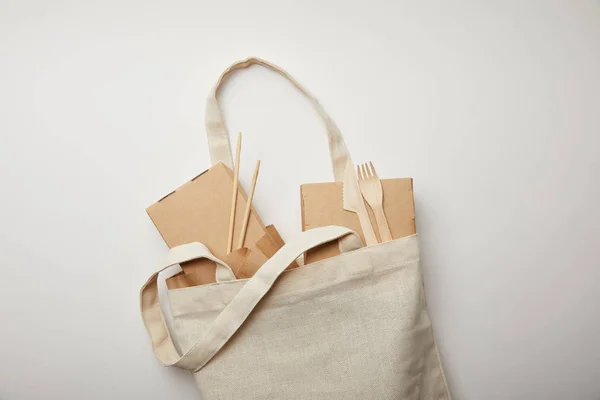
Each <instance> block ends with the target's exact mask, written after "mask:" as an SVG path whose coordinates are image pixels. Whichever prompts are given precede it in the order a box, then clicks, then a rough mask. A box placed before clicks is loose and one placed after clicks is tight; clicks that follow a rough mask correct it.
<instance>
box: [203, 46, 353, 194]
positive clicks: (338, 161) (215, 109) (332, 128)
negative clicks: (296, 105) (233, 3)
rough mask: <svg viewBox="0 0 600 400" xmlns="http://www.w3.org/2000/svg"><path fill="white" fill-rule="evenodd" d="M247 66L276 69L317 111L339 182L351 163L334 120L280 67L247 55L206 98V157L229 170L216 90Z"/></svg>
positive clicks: (228, 151) (226, 139) (228, 152)
mask: <svg viewBox="0 0 600 400" xmlns="http://www.w3.org/2000/svg"><path fill="white" fill-rule="evenodd" d="M251 65H260V66H263V67H265V68H268V69H270V70H272V71H274V72H277V73H278V74H280V75H281V76H283V77H284V78H285V79H287V80H288V81H290V82H291V83H292V84H293V85H294V86H295V87H296V88H297V89H298V90H299V91H300V92H302V94H303V95H304V96H306V98H308V100H309V101H310V102H311V104H312V105H313V107H314V108H315V110H316V111H317V113H319V115H320V116H321V118H322V119H323V122H325V127H326V128H327V137H328V140H329V153H330V155H331V163H332V165H333V174H334V177H335V180H336V182H343V180H344V171H345V168H346V165H348V164H349V165H350V166H352V160H351V158H350V153H348V149H347V147H346V143H345V142H344V138H343V136H342V133H341V132H340V129H339V128H338V127H337V125H336V124H335V122H334V121H333V120H332V119H331V117H330V116H329V114H327V113H326V112H325V109H324V108H323V106H321V104H320V103H319V102H318V100H317V99H316V98H315V97H314V96H313V95H311V94H310V93H309V92H308V91H307V90H306V89H305V88H304V87H302V85H300V83H298V81H296V80H295V79H294V78H292V77H291V76H290V74H288V73H287V72H286V71H284V70H283V69H282V68H280V67H278V66H276V65H274V64H271V63H270V62H268V61H265V60H262V59H260V58H256V57H249V58H247V59H245V60H242V61H237V62H235V63H233V64H232V65H231V66H229V68H227V69H226V70H225V72H223V73H222V74H221V76H220V77H219V80H218V81H217V84H216V85H215V87H214V88H213V90H212V91H211V92H210V94H209V96H208V99H207V101H206V134H207V135H208V147H209V150H210V158H211V161H212V163H213V164H216V163H218V162H222V163H223V164H225V165H227V166H228V167H229V168H231V169H233V159H232V156H231V144H230V142H229V134H228V133H227V129H226V128H225V123H224V121H223V113H222V112H221V107H220V106H219V101H218V100H217V92H218V91H219V88H220V87H221V85H222V84H223V82H224V80H225V79H226V78H227V77H228V76H229V75H231V74H232V73H233V72H235V71H237V70H238V69H243V68H248V67H249V66H251Z"/></svg>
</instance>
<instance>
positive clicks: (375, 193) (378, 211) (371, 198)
mask: <svg viewBox="0 0 600 400" xmlns="http://www.w3.org/2000/svg"><path fill="white" fill-rule="evenodd" d="M356 170H357V173H358V183H359V185H360V191H361V193H362V195H363V197H364V199H365V200H366V201H367V203H368V204H369V206H370V207H371V209H372V210H373V214H374V215H375V221H376V222H377V227H378V228H379V237H381V241H382V242H389V241H390V240H392V232H391V231H390V226H389V225H388V222H387V218H386V217H385V212H384V211H383V189H382V187H381V181H380V180H379V176H377V171H375V167H374V166H373V163H372V162H370V161H369V164H362V165H359V166H357V167H356Z"/></svg>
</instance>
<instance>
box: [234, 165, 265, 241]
mask: <svg viewBox="0 0 600 400" xmlns="http://www.w3.org/2000/svg"><path fill="white" fill-rule="evenodd" d="M259 169H260V160H258V161H257V162H256V167H255V168H254V175H253V176H252V186H251V187H250V194H248V202H247V203H246V211H245V212H244V223H243V225H242V231H241V232H240V240H239V242H238V249H241V248H242V247H244V239H246V230H247V229H248V220H249V219H250V211H251V210H252V198H253V197H254V189H256V181H257V179H258V170H259Z"/></svg>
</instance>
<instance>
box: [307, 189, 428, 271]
mask: <svg viewBox="0 0 600 400" xmlns="http://www.w3.org/2000/svg"><path fill="white" fill-rule="evenodd" d="M342 185H343V184H342V183H341V182H328V183H310V184H305V185H302V186H301V187H300V193H301V200H302V230H303V231H306V230H308V229H313V228H318V227H321V226H327V225H340V226H345V227H348V228H350V229H352V230H353V231H355V232H356V233H358V234H359V235H360V238H361V239H362V241H363V243H364V242H365V238H364V236H363V233H362V229H361V228H360V223H359V221H358V217H357V216H356V214H355V213H352V212H349V211H346V210H344V207H343V203H342ZM381 185H382V187H383V209H384V212H385V215H386V217H387V221H388V224H389V226H390V230H391V232H392V237H393V238H394V239H398V238H401V237H405V236H410V235H414V234H415V233H416V231H417V230H416V225H415V201H414V195H413V181H412V178H397V179H382V180H381ZM367 211H368V213H369V218H370V219H371V224H372V225H373V230H374V231H375V235H376V236H377V240H378V241H381V239H380V237H379V231H378V229H377V223H376V222H375V217H374V215H373V211H372V210H371V208H370V207H369V206H368V204H367ZM339 254H340V253H339V250H338V246H337V243H335V242H334V243H329V244H326V245H323V246H320V247H318V248H316V249H313V250H311V251H309V252H307V253H306V254H305V263H306V264H309V263H312V262H316V261H319V260H323V259H325V258H330V257H334V256H337V255H339Z"/></svg>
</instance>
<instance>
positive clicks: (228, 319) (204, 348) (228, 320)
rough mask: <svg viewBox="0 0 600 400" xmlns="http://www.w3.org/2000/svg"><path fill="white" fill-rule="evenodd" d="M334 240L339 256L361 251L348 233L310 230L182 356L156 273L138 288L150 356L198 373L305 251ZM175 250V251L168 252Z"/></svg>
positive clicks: (281, 253)
mask: <svg viewBox="0 0 600 400" xmlns="http://www.w3.org/2000/svg"><path fill="white" fill-rule="evenodd" d="M337 239H341V240H340V241H339V243H340V251H343V252H347V251H352V250H356V249H358V248H360V247H362V243H361V241H360V238H359V237H358V236H357V235H356V234H355V233H354V232H353V231H351V230H350V229H348V228H344V227H341V226H326V227H323V228H315V229H311V230H309V231H305V232H303V233H302V234H300V235H299V236H298V237H297V238H296V239H295V240H292V241H290V242H288V243H286V244H285V245H284V246H283V247H282V248H281V249H279V251H278V252H277V253H275V255H273V257H271V258H270V259H269V260H267V262H265V263H264V264H263V266H262V267H261V268H259V270H258V271H257V272H256V273H255V274H254V276H253V277H252V278H250V279H249V280H248V281H247V282H246V284H245V285H244V286H243V287H242V288H241V289H240V291H239V292H238V293H237V294H236V295H235V296H234V297H233V299H232V300H231V302H230V303H229V304H228V305H227V306H226V307H225V308H224V309H223V311H221V313H219V315H218V316H217V317H216V318H215V320H214V321H213V323H212V325H211V326H210V327H209V328H208V329H207V330H206V331H205V332H204V333H203V334H202V335H201V336H200V338H199V339H198V341H197V342H196V343H195V344H194V345H193V346H192V347H191V348H190V349H189V350H188V351H187V352H186V353H185V354H183V355H179V353H178V352H177V350H176V348H175V346H174V344H173V341H172V339H171V336H170V333H169V331H168V329H167V326H166V324H165V321H164V316H163V314H162V310H161V308H160V304H159V299H158V286H157V279H156V278H157V276H158V272H157V273H155V274H153V275H152V276H151V277H150V279H148V282H146V284H145V285H144V286H143V287H142V290H141V293H140V306H141V310H142V318H143V319H144V324H145V325H146V329H147V330H148V334H149V335H150V339H151V340H152V347H153V349H154V354H155V355H156V357H157V358H158V360H159V361H160V362H161V363H162V364H163V365H166V366H171V365H174V366H177V367H180V368H183V369H186V370H189V371H193V372H196V371H198V370H200V369H201V368H202V367H204V365H206V363H208V362H209V361H210V359H211V358H212V357H213V356H214V355H215V354H216V353H217V352H218V351H219V350H220V349H221V348H222V347H223V346H224V345H225V343H227V341H229V339H230V338H231V337H232V336H233V335H234V334H235V332H236V331H237V330H238V329H239V328H240V327H241V326H242V324H243V323H244V321H245V320H246V318H248V316H249V315H250V314H251V313H252V311H253V310H254V307H256V305H257V304H258V302H259V301H260V300H261V299H262V298H263V297H264V296H265V295H266V294H267V293H268V292H269V290H270V289H271V287H273V284H274V283H275V281H276V280H277V278H278V277H279V276H280V275H281V273H282V272H283V271H284V270H285V269H286V268H287V267H288V266H289V265H290V264H291V263H292V262H293V261H294V260H295V259H296V258H298V257H299V256H300V255H301V254H302V253H304V252H305V251H308V250H310V249H312V248H314V247H317V246H319V245H321V244H325V243H328V242H331V241H333V240H337ZM175 249H177V247H175V248H173V249H171V250H170V252H172V251H173V250H175ZM167 260H169V261H167V264H168V263H170V262H172V259H171V258H170V256H168V257H167ZM165 268H167V266H164V264H163V267H162V268H161V271H162V270H163V269H165ZM159 272H160V271H159Z"/></svg>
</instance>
